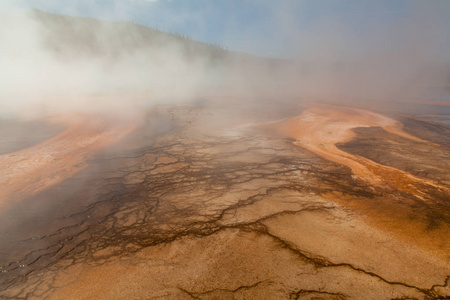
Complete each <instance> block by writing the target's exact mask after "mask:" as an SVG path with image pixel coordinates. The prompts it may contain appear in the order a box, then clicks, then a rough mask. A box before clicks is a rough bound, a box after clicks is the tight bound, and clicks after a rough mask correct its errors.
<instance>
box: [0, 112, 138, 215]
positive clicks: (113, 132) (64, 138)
mask: <svg viewBox="0 0 450 300" xmlns="http://www.w3.org/2000/svg"><path fill="white" fill-rule="evenodd" d="M51 122H55V123H61V124H65V125H67V126H68V128H67V129H66V130H64V131H63V132H61V133H60V134H58V135H57V136H55V137H53V138H50V139H48V140H46V141H44V142H42V143H40V144H37V145H34V146H32V147H29V148H26V149H22V150H19V151H16V152H12V153H7V154H4V155H1V156H0V186H1V187H2V189H1V191H0V206H3V205H5V204H6V202H10V201H17V200H20V199H23V198H25V197H27V196H30V195H32V194H35V193H37V192H40V191H42V190H45V189H47V188H49V187H51V186H53V185H55V184H57V183H58V182H61V181H62V180H64V179H66V178H68V177H71V176H72V175H74V174H75V173H77V172H79V171H80V170H82V169H84V168H85V167H86V166H87V159H88V158H89V157H91V156H92V155H93V154H94V153H96V152H97V151H98V150H100V149H101V148H102V147H105V146H106V145H108V144H110V143H112V142H114V141H117V140H119V139H120V138H122V137H123V136H125V135H126V134H127V133H128V132H130V131H131V130H132V129H133V127H134V125H133V124H131V123H130V122H127V123H124V122H118V123H116V122H117V120H115V121H114V122H113V120H112V119H108V118H107V117H102V116H89V115H74V116H69V117H68V116H66V117H58V118H53V119H52V120H51Z"/></svg>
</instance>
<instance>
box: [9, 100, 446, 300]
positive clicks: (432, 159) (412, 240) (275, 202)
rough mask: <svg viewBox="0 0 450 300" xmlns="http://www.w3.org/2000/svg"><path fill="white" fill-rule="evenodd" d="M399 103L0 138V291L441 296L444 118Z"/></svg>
mask: <svg viewBox="0 0 450 300" xmlns="http://www.w3.org/2000/svg"><path fill="white" fill-rule="evenodd" d="M416 117H417V116H415V117H414V118H412V117H411V116H397V115H395V114H392V115H389V116H387V115H383V114H380V113H377V112H374V111H368V110H365V109H356V108H343V107H335V106H324V105H321V106H313V107H310V106H308V107H299V106H298V104H289V103H283V102H281V103H279V104H278V105H277V106H276V107H274V105H273V103H272V102H270V101H268V102H259V103H246V104H245V105H242V103H237V102H227V103H221V102H212V103H211V104H210V105H208V106H202V107H195V106H174V107H169V106H167V107H164V106H160V107H156V108H154V109H152V110H151V111H149V112H148V113H147V114H146V115H145V117H144V118H143V121H142V122H141V123H140V124H139V126H137V125H135V124H134V125H130V124H129V123H126V124H125V125H124V123H120V124H118V123H114V122H111V123H108V124H106V125H105V127H101V126H100V127H98V126H97V127H95V126H94V127H92V126H88V125H86V124H87V123H86V122H83V126H82V128H84V129H83V130H81V131H79V130H78V131H76V130H75V129H72V130H74V132H83V134H81V135H77V134H74V135H72V137H73V138H66V139H64V136H66V135H65V134H67V130H71V129H70V128H71V127H69V129H67V130H66V131H63V132H62V133H60V134H59V135H56V136H55V137H54V138H51V139H49V140H47V141H44V142H42V143H40V144H37V145H34V146H31V147H29V148H27V149H24V150H19V153H20V154H21V155H22V156H20V159H16V160H14V159H13V156H11V155H12V154H13V153H14V152H11V153H9V154H8V153H5V154H3V157H4V155H9V156H8V157H9V160H8V162H9V163H8V164H6V163H3V162H2V163H1V164H2V165H0V171H2V170H6V169H8V170H10V171H8V172H9V173H8V174H13V175H14V174H19V173H20V176H21V177H17V178H19V179H17V180H16V181H14V186H13V188H12V187H8V189H7V191H9V192H8V194H6V193H5V192H3V193H4V194H5V196H4V200H3V203H6V204H5V205H3V207H2V209H1V211H0V239H1V243H0V298H5V299H445V298H446V297H447V298H448V297H450V286H449V284H450V282H449V281H450V279H449V278H450V277H449V276H450V244H449V241H448V234H449V232H450V202H449V201H450V192H449V188H450V173H449V170H450V129H449V128H447V127H446V126H445V125H442V124H434V123H430V122H424V121H420V120H419V119H417V118H416ZM278 120H282V121H278ZM80 126H81V125H80ZM86 126H87V127H86ZM75 128H77V127H75ZM131 129H133V130H132V131H131ZM130 131H131V132H130ZM69 133H70V132H69ZM126 134H127V135H126ZM125 135H126V136H125ZM89 137H92V139H91V138H89ZM83 139H84V140H85V143H84V144H83V145H85V147H81V146H80V144H79V141H80V140H83ZM112 141H114V142H115V144H111V143H112ZM60 143H63V144H61V145H64V147H63V148H67V149H68V150H69V151H68V154H67V156H65V157H62V158H60V157H59V156H52V157H44V153H46V151H44V150H42V151H41V150H40V149H46V147H47V148H48V149H57V150H58V149H59V148H57V145H60ZM108 145H109V146H108ZM34 150H35V151H34ZM55 151H56V150H55ZM58 151H59V152H57V153H62V150H58ZM72 153H75V154H72ZM69 157H70V159H69ZM0 158H1V156H0ZM26 159H28V160H30V159H32V160H33V161H38V162H39V161H43V160H45V164H43V165H44V167H42V168H48V169H49V170H52V167H51V166H53V165H54V166H56V167H57V168H55V169H54V170H53V171H54V172H56V173H55V174H54V175H52V176H58V174H59V172H60V171H61V172H62V173H61V174H60V175H59V177H57V178H58V179H59V180H57V181H54V182H53V181H52V182H51V184H44V185H40V184H38V183H39V182H42V181H40V180H41V179H40V178H38V177H37V176H35V173H33V172H31V171H30V172H29V173H27V172H28V169H26V168H25V169H24V168H23V167H22V164H23V161H25V160H26ZM64 162H68V164H65V163H64ZM76 163H83V168H79V169H76V172H75V171H74V172H72V171H67V170H72V169H70V168H69V169H67V168H68V166H73V165H75V164H76ZM27 166H28V163H27ZM27 168H29V167H27ZM23 170H25V171H27V172H25V171H23ZM38 170H40V169H38ZM38 173H39V172H38ZM29 174H31V175H29ZM40 174H41V173H40ZM49 174H53V173H49ZM44 175H45V174H44ZM11 176H12V175H11ZM17 176H19V175H17ZM45 176H48V174H47V175H45ZM45 176H43V177H45ZM28 178H30V179H28ZM27 179H28V181H27ZM1 180H3V181H5V176H3V175H2V178H1ZM5 182H6V181H5ZM44 182H48V181H47V180H45V181H44ZM21 184H23V187H24V189H23V191H25V192H23V193H22V194H20V195H21V198H20V199H18V198H17V199H13V198H14V197H13V196H14V195H16V194H17V191H18V190H19V187H20V186H21ZM5 185H6V186H8V184H7V183H5ZM37 186H39V188H36V187H37ZM11 195H12V196H11ZM11 199H12V200H11Z"/></svg>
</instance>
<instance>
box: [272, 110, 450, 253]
mask: <svg viewBox="0 0 450 300" xmlns="http://www.w3.org/2000/svg"><path fill="white" fill-rule="evenodd" d="M374 126H377V127H381V128H383V129H384V130H385V131H387V132H390V133H393V134H395V135H397V136H401V137H404V138H407V139H409V140H410V141H411V142H412V143H414V142H419V143H425V144H427V145H428V147H437V146H436V145H435V144H433V143H431V142H428V141H425V140H422V139H420V138H417V137H414V136H412V135H410V134H408V133H406V132H405V131H403V129H402V124H401V123H399V122H398V121H396V120H393V119H390V118H388V117H385V116H381V115H379V114H375V113H373V112H369V111H365V110H361V109H353V108H342V107H329V106H328V107H314V108H311V109H308V110H306V111H304V112H303V113H302V114H301V115H300V116H298V117H295V118H291V119H288V120H286V121H283V122H280V123H278V124H274V125H271V128H274V129H275V130H276V131H277V132H278V133H281V134H282V135H284V136H288V137H291V138H295V139H296V141H295V142H294V143H295V144H296V145H298V146H300V147H302V148H305V149H308V150H310V151H312V152H314V153H316V154H317V155H319V156H321V157H323V158H326V159H328V160H330V161H333V162H336V163H339V164H342V165H345V166H347V167H349V168H350V169H351V170H352V172H353V174H354V175H355V176H356V177H357V178H359V179H362V180H363V181H365V182H366V184H369V185H371V186H372V189H381V190H385V191H384V192H382V194H383V196H382V197H376V198H375V199H373V200H368V199H366V198H364V199H359V198H358V197H355V196H353V195H345V194H342V193H336V192H330V193H326V194H323V195H322V196H323V197H325V198H326V199H330V200H332V201H334V202H337V203H340V204H342V205H345V206H347V207H351V208H353V209H356V211H359V212H363V213H364V214H365V215H366V216H368V217H369V219H368V220H367V221H368V222H369V223H370V224H372V225H375V226H376V227H378V228H382V229H383V230H387V231H388V232H391V233H394V234H396V235H397V236H398V237H401V238H402V239H403V240H407V241H408V242H412V243H415V244H417V245H420V246H421V247H422V248H426V249H427V250H430V251H433V252H434V253H435V254H436V255H439V256H440V257H442V258H444V259H446V260H447V259H448V258H449V257H448V249H450V244H449V242H448V241H447V239H446V238H445V237H446V236H447V234H448V232H449V230H450V228H449V226H448V223H447V222H442V218H445V212H443V215H441V214H439V213H436V211H438V210H439V208H438V205H439V203H440V202H441V203H442V201H441V200H442V199H439V197H444V198H446V197H448V196H449V191H450V189H449V188H448V187H447V186H445V185H441V184H439V183H437V182H435V181H433V180H430V179H427V178H419V177H416V176H413V175H411V174H409V173H408V172H405V171H402V170H399V169H396V168H393V167H389V166H386V165H382V164H379V163H376V162H374V161H372V160H370V159H368V158H365V157H362V156H359V155H355V154H351V153H348V152H345V151H343V150H341V149H339V148H338V147H337V144H342V143H346V142H349V141H351V140H352V139H354V138H355V137H356V135H355V133H354V132H353V131H352V130H353V129H354V128H357V127H374ZM367 188H368V189H370V186H368V187H367ZM400 194H402V195H404V196H400V197H397V196H398V195H400ZM436 195H441V196H436ZM403 197H405V198H406V199H408V198H409V200H405V198H403ZM399 199H401V200H399ZM417 200H419V201H417ZM421 202H422V203H421ZM418 207H421V208H422V210H418ZM425 215H428V216H425ZM443 216H444V217H443ZM432 218H436V223H437V224H439V225H438V226H434V227H433V226H431V225H430V222H433V221H430V219H432ZM430 227H433V228H432V229H430Z"/></svg>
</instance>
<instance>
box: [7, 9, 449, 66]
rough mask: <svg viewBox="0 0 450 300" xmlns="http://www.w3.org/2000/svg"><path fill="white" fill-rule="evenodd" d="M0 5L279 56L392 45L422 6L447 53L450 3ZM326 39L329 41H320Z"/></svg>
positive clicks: (421, 15) (417, 17) (420, 16)
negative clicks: (317, 47) (133, 25)
mask: <svg viewBox="0 0 450 300" xmlns="http://www.w3.org/2000/svg"><path fill="white" fill-rule="evenodd" d="M1 6H3V7H6V6H12V7H17V8H25V9H26V8H39V9H42V10H45V11H50V12H55V13H62V14H69V15H77V16H89V17H94V18H100V19H109V20H118V21H133V22H137V23H140V24H142V25H146V26H151V27H157V28H159V29H161V30H164V31H168V32H175V33H179V34H184V35H188V36H190V37H192V38H194V39H197V40H200V41H204V42H209V43H214V44H220V45H223V46H225V47H226V48H229V49H232V50H237V51H243V52H249V53H255V54H258V55H263V56H275V57H296V56H301V55H302V53H304V52H305V51H308V49H310V48H311V49H313V47H310V44H311V43H316V42H319V43H321V42H322V43H324V47H326V46H327V43H329V44H330V45H332V46H333V47H335V48H336V47H338V48H339V47H341V48H342V47H343V48H345V45H346V44H347V45H352V47H353V48H358V47H354V46H355V45H356V46H358V45H359V46H361V47H359V48H364V45H365V44H367V43H370V41H369V42H367V41H366V39H367V36H375V37H376V36H378V37H380V36H382V37H380V40H379V41H380V44H388V43H389V39H395V38H401V35H403V34H404V30H403V31H401V32H398V35H397V36H396V35H395V34H394V35H392V34H390V32H392V31H393V30H394V31H395V30H396V28H398V27H401V26H402V24H403V23H404V22H406V21H405V20H411V19H414V18H416V19H417V20H416V21H417V23H420V22H422V21H423V20H421V19H420V18H422V17H423V14H422V13H423V11H427V10H430V11H431V16H432V17H429V18H428V19H426V20H425V21H424V26H431V27H433V28H434V29H433V30H435V31H437V32H438V33H439V34H440V35H441V36H440V37H438V38H439V39H440V40H442V44H445V45H446V49H448V50H450V29H449V28H450V21H449V20H450V0H431V1H430V0H423V1H413V0H309V1H307V0H153V1H151V0H150V1H149V0H10V1H8V0H6V1H5V0H0V7H1ZM417 12H421V14H420V15H417ZM427 22H428V23H430V22H431V23H433V24H428V23H427ZM427 24H428V25H427ZM380 32H384V33H382V34H380ZM423 34H427V33H426V32H424V33H423ZM384 35H386V36H387V37H386V36H384ZM321 36H322V37H323V39H324V40H325V41H321V39H320V38H319V39H318V38H317V37H321ZM385 39H387V41H385ZM318 40H319V41H318ZM354 42H356V44H355V45H353V43H354ZM348 48H349V49H350V47H348ZM352 51H353V52H354V53H351V52H352ZM352 51H350V52H348V49H347V52H348V53H351V54H352V55H353V54H354V55H358V51H360V50H358V51H355V50H352ZM344 52H345V51H344ZM449 53H450V51H449Z"/></svg>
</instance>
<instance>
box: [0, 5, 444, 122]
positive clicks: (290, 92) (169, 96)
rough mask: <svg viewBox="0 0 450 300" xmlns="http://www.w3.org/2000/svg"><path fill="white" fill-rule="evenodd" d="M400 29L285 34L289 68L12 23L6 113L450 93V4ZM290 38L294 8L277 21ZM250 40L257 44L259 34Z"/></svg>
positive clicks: (95, 32) (322, 27)
mask: <svg viewBox="0 0 450 300" xmlns="http://www.w3.org/2000/svg"><path fill="white" fill-rule="evenodd" d="M411 3H412V5H411V7H410V10H409V11H408V12H407V13H405V15H404V16H403V17H401V18H398V20H396V21H395V22H393V23H390V24H386V25H383V24H381V25H380V24H378V25H377V26H374V27H369V28H366V29H364V30H362V31H359V32H355V31H354V30H351V29H350V28H348V26H346V25H345V24H344V23H342V22H339V21H338V20H333V19H325V20H324V19H318V21H317V22H316V23H313V24H312V25H309V26H308V27H307V28H289V29H288V31H286V30H285V31H284V32H281V34H284V35H285V36H289V38H290V40H289V42H287V43H286V44H285V45H281V47H282V48H283V47H284V48H286V51H285V52H286V53H290V54H291V56H290V57H289V58H288V59H263V58H257V57H254V56H251V55H246V54H242V53H234V52H227V51H225V50H223V49H220V48H218V47H211V46H206V45H204V44H201V43H197V42H195V41H192V40H186V39H182V38H180V37H177V38H175V37H174V36H172V35H169V34H165V33H163V32H158V31H152V30H150V29H148V28H144V27H142V26H137V25H132V24H127V23H114V22H107V21H96V20H93V19H88V18H72V17H67V16H58V15H49V14H47V13H44V12H40V11H32V12H23V11H11V10H8V11H3V12H1V13H0V44H1V45H2V47H1V48H0V66H1V68H0V81H1V82H2V85H1V88H0V99H1V103H0V109H1V114H2V115H14V114H17V113H19V112H23V111H32V112H34V113H38V114H39V113H53V112H60V111H103V112H105V111H110V112H119V113H124V112H127V111H130V112H132V111H139V110H141V109H142V107H143V106H148V105H152V104H154V103H167V102H170V103H173V102H183V101H191V100H195V99H198V98H199V97H209V96H237V97H249V96H250V97H252V98H255V99H256V98H258V97H263V96H264V97H272V98H274V100H276V99H277V98H283V97H285V98H286V97H289V98H292V99H293V100H294V101H301V99H306V98H308V99H311V98H312V99H321V100H331V101H335V100H336V99H337V100H338V101H355V102H360V103H361V102H365V101H384V100H391V99H408V98H411V97H416V96H417V95H419V94H421V93H422V91H423V90H426V89H427V88H428V87H429V86H439V85H448V67H447V66H446V65H445V62H447V61H448V59H449V57H448V51H447V50H448V48H449V44H450V42H449V36H448V32H447V31H446V30H445V28H446V24H447V23H446V21H445V13H443V12H445V11H447V12H448V5H447V4H446V3H445V2H439V1H436V2H433V3H434V4H436V5H428V4H427V3H425V2H411ZM274 18H276V20H277V21H278V22H277V24H279V25H280V26H281V25H282V26H283V28H285V27H286V24H287V23H289V22H288V21H287V20H292V19H294V18H295V16H294V15H291V9H290V7H289V5H287V6H286V5H284V6H283V5H280V7H279V8H278V9H277V10H276V11H275V12H274ZM248 34H249V33H248Z"/></svg>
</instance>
